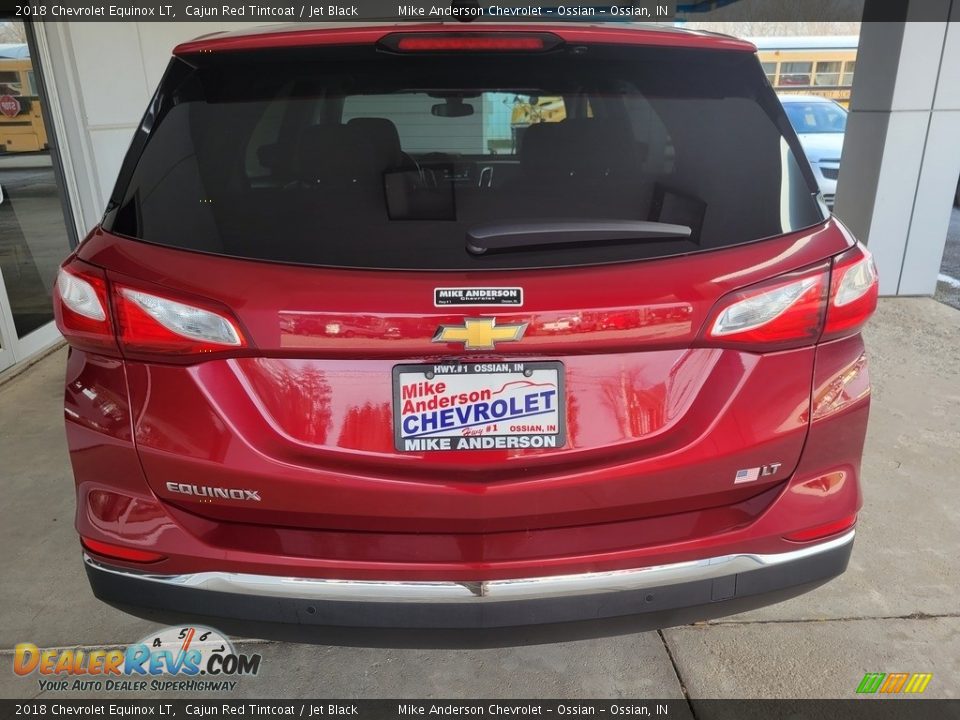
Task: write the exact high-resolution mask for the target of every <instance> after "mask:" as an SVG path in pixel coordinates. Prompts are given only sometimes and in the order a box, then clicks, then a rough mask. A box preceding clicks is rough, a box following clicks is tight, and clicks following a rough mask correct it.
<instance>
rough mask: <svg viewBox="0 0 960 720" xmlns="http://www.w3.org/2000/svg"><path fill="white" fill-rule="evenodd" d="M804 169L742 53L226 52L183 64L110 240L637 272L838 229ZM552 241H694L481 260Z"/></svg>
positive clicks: (348, 259) (129, 163) (177, 65)
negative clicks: (558, 235) (533, 229)
mask: <svg viewBox="0 0 960 720" xmlns="http://www.w3.org/2000/svg"><path fill="white" fill-rule="evenodd" d="M188 61H189V62H188ZM797 148H798V145H797V144H796V137H795V135H794V134H793V132H792V131H791V130H790V129H789V124H788V123H787V120H786V118H785V116H784V115H783V110H782V108H781V106H780V104H779V102H778V101H777V99H776V96H775V95H774V94H773V91H772V90H771V89H770V87H769V84H768V83H767V82H766V79H765V76H764V74H763V71H762V69H761V67H760V65H759V63H758V62H757V60H756V58H755V57H754V56H752V55H749V54H747V53H740V52H724V51H712V50H689V49H674V48H645V47H624V46H613V45H607V46H604V45H594V46H589V47H585V46H579V45H578V46H577V47H576V48H573V47H564V46H561V47H560V48H558V49H555V50H553V51H550V52H548V53H528V54H509V55H506V54H487V55H462V56H457V55H442V56H441V55H417V56H410V55H399V54H393V53H388V52H383V51H380V50H377V49H376V48H373V47H368V46H365V47H337V48H311V49H294V50H291V49H287V50H282V51H281V50H277V51H269V52H267V51H260V52H257V53H213V54H209V55H203V56H199V57H192V58H187V59H174V60H173V61H172V63H171V65H170V67H169V68H168V71H167V74H166V75H165V77H164V80H163V81H162V83H161V87H160V88H159V90H158V92H157V95H156V97H155V98H154V101H153V103H152V105H151V108H150V110H149V111H148V113H147V116H146V117H145V119H144V123H143V125H142V128H141V130H140V131H139V132H138V136H137V137H136V138H135V140H134V143H133V145H132V147H131V150H130V152H129V154H128V156H127V158H126V160H125V162H124V166H123V169H122V170H121V174H120V178H119V180H118V183H117V187H116V189H115V191H114V194H113V197H112V199H111V203H110V206H109V208H108V213H107V216H106V218H105V221H104V226H105V227H106V228H107V229H108V230H111V231H113V232H116V233H119V234H122V235H126V236H129V237H133V238H138V239H142V240H145V241H147V242H151V243H157V244H161V245H167V246H172V247H177V248H184V249H189V250H196V251H203V252H208V253H215V254H221V255H228V256H234V257H242V258H253V259H259V260H267V261H277V262H291V263H302V264H310V265H323V266H333V267H353V268H398V269H401V268H402V269H423V270H439V269H457V270H464V269H466V270H475V269H486V268H520V267H551V266H566V265H583V264H598V263H608V262H622V261H629V260H636V259H642V258H650V257H662V256H666V255H675V254H682V253H690V252H698V251H704V250H711V249H715V248H720V247H725V246H729V245H734V244H739V243H745V242H751V241H755V240H758V239H761V238H766V237H771V236H775V235H780V234H783V233H786V232H790V231H794V230H798V229H801V228H804V227H809V226H811V225H814V224H816V223H819V222H821V221H822V220H823V219H824V217H823V214H822V211H821V209H820V206H819V204H818V203H817V201H816V195H815V193H816V185H815V183H814V182H813V179H812V177H811V176H810V172H809V168H807V167H806V166H805V165H802V164H800V163H798V162H797V160H796V158H797V152H796V151H797ZM541 221H550V222H551V223H553V224H554V226H556V224H557V223H560V224H561V225H562V224H563V223H564V222H567V221H570V222H571V223H579V225H581V226H583V225H584V221H586V225H589V223H590V222H605V221H649V222H653V223H669V224H672V225H681V226H687V227H689V228H690V235H689V237H676V233H674V234H673V236H664V237H657V236H656V233H653V234H652V236H651V234H650V233H646V234H645V236H643V237H636V238H634V237H624V236H623V233H620V234H619V235H617V236H615V237H600V236H599V235H597V234H594V235H589V236H588V235H587V234H585V235H584V237H583V241H582V242H580V241H579V239H578V237H574V242H570V241H569V239H568V241H567V242H564V243H562V244H559V243H558V244H556V245H553V244H550V243H549V242H547V243H546V244H545V243H544V241H543V238H541V239H540V241H539V242H538V243H531V244H529V245H524V244H523V243H519V244H516V245H512V246H509V247H505V248H497V249H496V250H493V251H490V252H486V253H484V254H481V255H477V254H474V253H471V252H469V251H468V248H467V245H468V244H467V242H466V240H467V235H468V233H469V232H471V231H472V230H476V229H477V228H480V229H483V228H485V227H488V226H490V225H491V224H497V223H500V224H503V223H507V224H509V223H533V224H536V223H537V222H541ZM601 235H602V234H601ZM548 240H549V238H548Z"/></svg>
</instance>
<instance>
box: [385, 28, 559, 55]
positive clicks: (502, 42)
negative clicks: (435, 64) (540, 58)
mask: <svg viewBox="0 0 960 720" xmlns="http://www.w3.org/2000/svg"><path fill="white" fill-rule="evenodd" d="M561 42H563V41H562V40H561V39H560V38H559V37H557V36H556V35H554V34H552V33H509V32H499V33H465V32H452V33H393V34H391V35H387V36H386V37H385V38H383V39H382V40H381V41H380V45H381V46H383V47H384V48H386V49H387V50H392V51H393V52H404V53H408V52H410V53H413V52H543V51H545V50H551V49H553V48H554V47H556V46H557V45H559V44H560V43H561Z"/></svg>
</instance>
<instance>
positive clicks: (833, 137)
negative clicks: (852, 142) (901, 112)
mask: <svg viewBox="0 0 960 720" xmlns="http://www.w3.org/2000/svg"><path fill="white" fill-rule="evenodd" d="M779 97H780V102H782V103H783V108H784V110H786V111H787V117H788V118H790V124H791V125H793V129H794V130H796V131H797V135H798V136H799V138H800V144H801V145H802V146H803V152H804V154H805V155H806V156H807V160H809V161H810V167H811V168H813V174H814V177H816V179H817V185H819V186H820V192H821V193H822V194H823V199H824V200H825V201H826V203H827V207H829V208H830V209H831V210H832V209H833V198H834V195H836V192H837V175H838V174H839V172H840V153H841V151H842V150H843V133H844V131H845V130H846V129H847V111H846V109H845V108H844V107H843V106H842V105H839V104H838V103H835V102H834V101H833V100H829V99H827V98H824V97H820V96H819V95H787V94H781V95H779Z"/></svg>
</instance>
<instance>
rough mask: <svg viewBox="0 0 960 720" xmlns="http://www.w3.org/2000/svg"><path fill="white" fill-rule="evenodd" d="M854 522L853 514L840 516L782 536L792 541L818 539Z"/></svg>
mask: <svg viewBox="0 0 960 720" xmlns="http://www.w3.org/2000/svg"><path fill="white" fill-rule="evenodd" d="M856 524H857V516H856V514H853V515H848V516H847V517H845V518H840V519H839V520H834V521H833V522H828V523H824V524H823V525H815V526H814V527H811V528H805V529H803V530H798V531H797V532H793V533H790V534H789V535H784V536H783V537H784V539H785V540H792V541H793V542H810V541H811V540H819V539H820V538H825V537H829V536H830V535H836V534H837V533H841V532H844V531H845V530H849V529H850V528H852V527H853V526H854V525H856Z"/></svg>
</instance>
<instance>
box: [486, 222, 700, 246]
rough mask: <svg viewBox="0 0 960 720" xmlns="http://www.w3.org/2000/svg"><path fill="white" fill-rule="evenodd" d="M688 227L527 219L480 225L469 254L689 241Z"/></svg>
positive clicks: (643, 223) (649, 223) (660, 223)
mask: <svg viewBox="0 0 960 720" xmlns="http://www.w3.org/2000/svg"><path fill="white" fill-rule="evenodd" d="M690 234H691V230H690V228H689V227H687V226H686V225H672V224H670V223H662V222H652V221H649V220H524V221H518V222H498V223H486V224H483V225H477V226H475V227H472V228H470V229H469V230H468V231H467V252H469V253H471V254H472V255H483V254H484V253H487V252H490V251H498V250H522V249H524V248H532V247H538V246H541V245H573V244H577V243H595V242H596V243H601V242H627V241H630V240H651V239H664V238H689V237H690Z"/></svg>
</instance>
